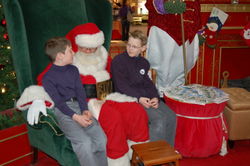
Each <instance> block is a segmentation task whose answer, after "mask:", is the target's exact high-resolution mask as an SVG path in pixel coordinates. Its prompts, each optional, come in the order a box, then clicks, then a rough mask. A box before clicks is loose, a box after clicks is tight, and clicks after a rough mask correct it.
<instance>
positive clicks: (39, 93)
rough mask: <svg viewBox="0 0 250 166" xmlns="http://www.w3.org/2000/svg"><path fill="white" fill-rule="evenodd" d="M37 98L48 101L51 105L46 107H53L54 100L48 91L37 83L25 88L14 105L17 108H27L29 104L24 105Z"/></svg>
mask: <svg viewBox="0 0 250 166" xmlns="http://www.w3.org/2000/svg"><path fill="white" fill-rule="evenodd" d="M37 99H40V100H43V101H48V102H50V103H51V105H50V107H48V108H52V107H54V102H53V101H52V99H51V98H50V97H49V95H48V93H47V92H46V91H45V90H44V88H43V87H42V86H38V85H31V86H29V87H27V88H25V89H24V91H23V93H22V95H21V97H20V98H19V99H18V101H17V103H16V107H17V108H18V109H19V110H26V109H28V108H29V106H30V105H25V104H27V103H30V102H32V101H34V100H37ZM24 105H25V106H24Z"/></svg>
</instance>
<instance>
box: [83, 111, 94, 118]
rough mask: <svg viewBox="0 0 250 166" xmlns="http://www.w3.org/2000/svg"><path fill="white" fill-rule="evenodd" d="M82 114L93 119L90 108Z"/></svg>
mask: <svg viewBox="0 0 250 166" xmlns="http://www.w3.org/2000/svg"><path fill="white" fill-rule="evenodd" d="M82 115H86V116H87V117H88V118H89V119H92V117H93V115H92V113H91V112H90V111H89V110H85V111H83V112H82Z"/></svg>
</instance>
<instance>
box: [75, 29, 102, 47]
mask: <svg viewBox="0 0 250 166" xmlns="http://www.w3.org/2000/svg"><path fill="white" fill-rule="evenodd" d="M75 39H76V44H77V45H79V46H81V47H86V48H95V47H98V46H101V45H102V44H103V43H104V34H103V32H102V31H100V32H98V33H95V34H81V35H77V36H76V38H75Z"/></svg>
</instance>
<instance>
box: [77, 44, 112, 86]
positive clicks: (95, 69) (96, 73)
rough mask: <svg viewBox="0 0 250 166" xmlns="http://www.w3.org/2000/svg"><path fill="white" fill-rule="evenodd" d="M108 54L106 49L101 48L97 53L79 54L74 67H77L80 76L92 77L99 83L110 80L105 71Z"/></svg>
mask: <svg viewBox="0 0 250 166" xmlns="http://www.w3.org/2000/svg"><path fill="white" fill-rule="evenodd" d="M107 57H108V53H107V51H106V49H105V48H104V47H103V46H101V47H98V48H97V50H96V52H95V53H90V54H86V53H83V52H77V53H76V54H75V56H74V61H73V65H75V66H76V67H77V68H78V70H79V72H80V74H82V75H92V76H93V77H94V78H95V79H96V81H97V82H102V81H105V80H108V79H109V78H110V76H109V74H108V72H107V71H106V70H105V68H106V65H107Z"/></svg>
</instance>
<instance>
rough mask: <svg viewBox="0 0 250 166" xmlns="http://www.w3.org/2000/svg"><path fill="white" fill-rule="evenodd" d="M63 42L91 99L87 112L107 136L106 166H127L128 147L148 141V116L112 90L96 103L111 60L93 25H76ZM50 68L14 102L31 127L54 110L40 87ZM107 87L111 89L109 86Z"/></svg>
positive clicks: (52, 104) (108, 89)
mask: <svg viewBox="0 0 250 166" xmlns="http://www.w3.org/2000/svg"><path fill="white" fill-rule="evenodd" d="M66 38H68V39H69V40H70V41H71V43H72V49H73V51H74V52H76V53H75V56H74V60H73V65H75V66H76V67H77V68H78V70H79V72H80V76H81V81H82V84H83V86H84V88H85V91H86V95H87V98H88V99H91V100H89V102H88V107H89V110H90V111H91V112H92V114H93V115H94V117H95V118H96V119H98V121H99V122H100V124H101V126H102V128H103V130H104V132H105V134H106V135H107V138H108V142H107V156H108V163H109V166H118V165H119V166H128V165H130V160H129V158H131V152H130V153H128V152H129V145H132V144H134V143H137V142H144V141H147V140H148V139H149V133H148V118H147V114H146V112H145V110H144V109H143V107H142V106H141V105H140V104H138V103H137V99H136V98H133V97H129V96H126V95H122V94H119V93H111V88H103V89H102V92H103V93H104V94H105V95H106V94H109V93H111V94H109V95H108V96H107V97H106V100H105V101H101V100H98V97H100V96H101V97H103V96H102V95H98V86H96V85H97V84H99V83H102V82H106V83H107V82H111V81H110V77H111V75H110V63H111V58H110V56H108V53H107V50H106V49H105V48H104V46H102V44H103V43H104V35H103V32H102V31H101V30H100V29H99V28H98V27H97V26H96V25H95V24H93V23H86V24H81V25H78V26H76V27H75V28H74V29H72V30H71V31H70V32H69V33H68V34H67V35H66ZM50 67H51V64H49V65H48V66H47V67H46V69H45V70H44V71H43V72H42V73H41V74H40V75H39V76H38V77H37V81H38V85H40V86H34V85H33V86H30V87H28V88H26V89H25V90H24V92H23V94H22V95H21V98H20V99H19V100H18V102H17V107H18V108H19V109H20V110H26V109H28V115H27V120H28V123H29V124H31V125H33V124H37V123H38V121H39V114H40V112H41V113H43V114H44V115H47V113H46V106H47V108H52V107H53V106H54V103H53V101H52V100H51V99H50V97H49V96H48V94H47V93H46V92H45V91H44V89H43V87H42V86H41V85H42V78H43V76H44V74H45V73H46V72H47V71H48V70H49V68H50ZM107 84H108V85H109V86H108V87H111V86H110V84H109V83H107ZM106 87H107V86H106ZM45 103H47V104H46V106H45ZM128 140H129V141H128Z"/></svg>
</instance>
